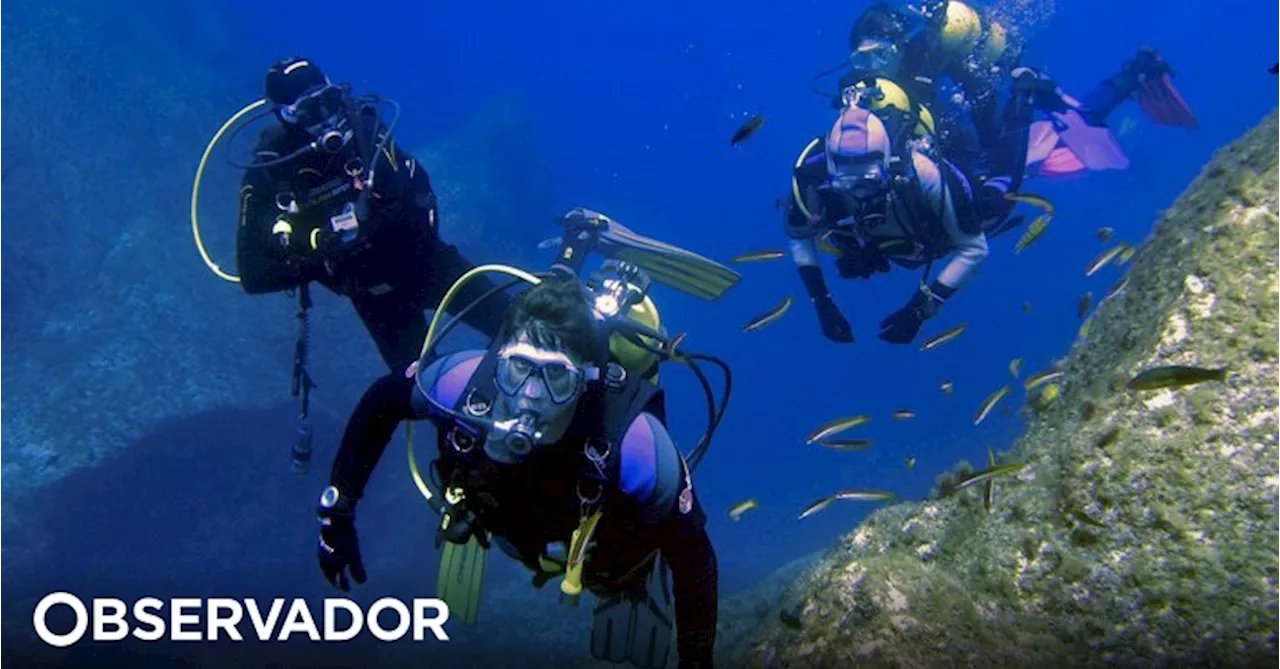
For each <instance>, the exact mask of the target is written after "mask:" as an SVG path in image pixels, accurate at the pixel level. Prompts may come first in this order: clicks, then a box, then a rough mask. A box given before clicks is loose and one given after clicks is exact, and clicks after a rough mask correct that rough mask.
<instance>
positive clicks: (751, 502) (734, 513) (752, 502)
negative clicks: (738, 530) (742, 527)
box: [729, 497, 760, 523]
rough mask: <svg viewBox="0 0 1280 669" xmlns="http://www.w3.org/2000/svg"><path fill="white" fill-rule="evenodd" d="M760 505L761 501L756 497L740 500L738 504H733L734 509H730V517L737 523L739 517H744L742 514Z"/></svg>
mask: <svg viewBox="0 0 1280 669" xmlns="http://www.w3.org/2000/svg"><path fill="white" fill-rule="evenodd" d="M758 506H760V503H759V502H757V501H756V498H754V497H752V498H751V499H748V500H746V501H742V502H738V503H737V504H735V505H733V508H732V509H729V519H730V520H732V521H733V522H735V523H736V522H738V519H740V518H742V514H744V513H746V512H748V511H750V510H752V509H754V508H756V507H758Z"/></svg>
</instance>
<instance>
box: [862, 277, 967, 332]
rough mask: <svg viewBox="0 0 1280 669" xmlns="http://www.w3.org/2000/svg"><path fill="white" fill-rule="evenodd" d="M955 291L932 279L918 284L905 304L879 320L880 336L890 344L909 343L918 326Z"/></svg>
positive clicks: (936, 311) (932, 315) (934, 312)
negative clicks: (917, 288)
mask: <svg viewBox="0 0 1280 669" xmlns="http://www.w3.org/2000/svg"><path fill="white" fill-rule="evenodd" d="M954 292H955V291H954V290H953V289H950V288H947V287H946V286H943V285H942V284H940V283H938V282H937V280H934V281H933V282H931V283H930V284H929V285H927V286H924V285H922V286H920V289H919V290H917V291H916V292H915V293H914V294H912V295H911V299H910V300H908V301H907V305H906V306H904V307H903V308H901V309H899V310H897V311H895V312H893V313H891V314H889V316H888V317H886V318H885V319H884V320H883V321H880V335H879V336H880V338H881V339H883V340H885V341H887V342H889V343H890V344H910V343H911V340H913V339H915V338H916V335H917V334H918V333H919V332H920V326H921V325H924V322H925V321H927V320H929V319H930V318H933V317H934V315H935V314H937V313H938V310H939V309H941V308H942V305H943V303H945V302H946V297H947V296H950V295H951V294H952V293H954Z"/></svg>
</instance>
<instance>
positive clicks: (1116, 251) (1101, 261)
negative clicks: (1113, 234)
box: [1084, 242, 1129, 276]
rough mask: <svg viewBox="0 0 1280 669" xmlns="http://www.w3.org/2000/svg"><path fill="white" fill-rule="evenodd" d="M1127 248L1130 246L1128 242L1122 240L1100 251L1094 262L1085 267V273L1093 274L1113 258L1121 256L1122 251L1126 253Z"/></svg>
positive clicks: (1087, 274) (1086, 274)
mask: <svg viewBox="0 0 1280 669" xmlns="http://www.w3.org/2000/svg"><path fill="white" fill-rule="evenodd" d="M1127 248H1129V244H1128V243H1126V242H1120V243H1119V244H1116V245H1115V246H1113V247H1111V248H1109V249H1107V250H1106V251H1103V252H1102V253H1099V254H1098V255H1097V257H1095V258H1094V259H1093V262H1091V263H1089V266H1088V267H1086V268H1084V275H1085V276H1093V275H1094V273H1096V272H1097V271H1098V270H1100V269H1102V268H1103V267H1106V266H1107V263H1109V262H1111V261H1112V260H1115V259H1116V256H1119V255H1120V254H1121V253H1124V250H1125V249H1127Z"/></svg>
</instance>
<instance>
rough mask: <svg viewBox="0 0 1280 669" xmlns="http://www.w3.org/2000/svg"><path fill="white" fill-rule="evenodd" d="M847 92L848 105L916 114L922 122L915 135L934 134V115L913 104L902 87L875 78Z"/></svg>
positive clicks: (846, 100)
mask: <svg viewBox="0 0 1280 669" xmlns="http://www.w3.org/2000/svg"><path fill="white" fill-rule="evenodd" d="M850 89H851V90H846V92H845V104H846V105H854V104H856V105H859V106H861V107H863V108H864V109H869V110H871V111H879V110H882V109H886V108H891V109H897V110H898V111H901V112H904V113H908V114H915V115H917V116H919V118H920V122H919V123H917V124H916V127H915V130H914V134H915V135H916V136H917V137H920V136H923V135H931V134H933V132H934V121H933V114H931V113H930V112H929V109H928V108H927V107H925V106H924V105H918V104H915V103H914V102H912V100H911V97H910V96H908V95H907V92H906V91H905V90H903V88H902V87H901V86H899V85H898V84H896V83H894V82H892V81H890V80H889V79H885V78H883V77H875V78H868V79H863V80H862V81H859V82H857V83H856V84H854V85H853V86H851V87H850Z"/></svg>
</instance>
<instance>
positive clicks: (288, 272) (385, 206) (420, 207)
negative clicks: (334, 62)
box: [236, 57, 506, 372]
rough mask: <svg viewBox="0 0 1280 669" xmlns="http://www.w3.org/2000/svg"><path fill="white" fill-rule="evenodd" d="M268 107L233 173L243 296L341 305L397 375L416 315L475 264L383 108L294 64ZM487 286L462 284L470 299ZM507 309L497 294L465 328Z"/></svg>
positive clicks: (277, 80) (495, 321)
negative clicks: (344, 301)
mask: <svg viewBox="0 0 1280 669" xmlns="http://www.w3.org/2000/svg"><path fill="white" fill-rule="evenodd" d="M266 100H267V101H268V103H269V106H270V109H271V112H272V114H273V115H274V116H275V118H276V119H277V120H278V121H279V123H278V124H277V125H275V126H273V127H271V128H268V129H267V130H266V131H264V132H263V133H262V135H261V136H260V138H259V140H258V145H257V147H256V148H255V150H254V161H255V162H253V163H251V164H249V165H240V167H243V168H245V175H244V180H243V182H242V185H241V188H240V224H239V227H238V228H237V234H236V261H237V265H238V268H239V272H240V284H241V287H242V288H243V289H244V291H245V292H246V293H249V294H261V293H274V292H279V291H286V290H293V289H297V288H299V287H301V288H303V290H304V291H305V289H306V286H307V284H308V283H309V282H312V281H315V282H318V283H319V284H320V285H322V286H324V287H325V288H328V289H329V290H330V291H332V292H333V293H335V294H338V295H342V296H345V297H348V298H350V300H351V303H352V305H353V306H354V307H355V310H356V313H357V314H359V316H360V320H361V321H362V322H363V323H364V326H365V328H366V329H367V330H368V332H369V334H370V335H371V336H372V338H373V341H374V343H375V344H376V345H377V348H378V353H379V354H380V355H381V357H382V359H383V361H384V362H385V363H386V365H387V367H388V368H389V369H391V371H393V372H402V371H404V369H405V368H406V367H408V366H409V365H410V364H412V363H413V361H414V360H416V359H417V347H418V345H419V343H420V342H421V341H422V339H423V337H424V336H425V335H426V328H427V323H426V318H425V317H424V315H423V309H424V308H425V307H427V306H428V305H432V304H435V303H436V302H439V300H440V297H441V296H442V293H443V291H444V289H445V288H446V287H448V286H449V285H450V284H452V283H453V282H454V281H455V280H457V278H458V277H459V276H461V275H462V274H463V273H464V272H466V271H467V270H468V269H471V267H473V265H472V263H471V262H470V261H468V260H467V259H466V258H464V257H463V256H462V254H461V253H459V251H458V249H457V248H456V247H454V246H451V245H449V244H446V243H445V242H444V241H443V240H441V238H440V234H439V227H438V226H439V212H438V208H437V202H436V195H435V193H434V192H433V191H432V189H431V179H430V175H429V174H428V173H427V169H426V168H425V167H424V166H423V165H422V164H421V163H419V162H418V160H417V159H416V158H414V157H413V156H411V155H409V154H408V153H406V152H404V151H403V150H401V149H400V148H399V147H398V146H397V145H396V142H395V140H394V139H393V138H392V136H391V133H392V131H393V129H394V126H395V122H396V120H397V119H398V117H399V107H398V106H396V116H395V118H393V119H392V120H391V122H390V124H389V125H388V124H384V123H383V122H382V119H381V117H380V111H379V109H380V108H381V106H382V104H383V103H384V102H389V101H387V100H384V99H382V98H379V97H377V96H362V97H354V96H352V93H351V88H350V85H349V84H334V83H332V82H331V81H330V80H329V78H328V77H327V76H325V74H324V73H323V72H322V71H321V70H320V68H319V67H317V66H316V65H315V63H313V62H312V61H310V60H308V59H304V58H296V57H295V58H290V59H287V60H283V61H280V62H278V63H276V64H275V65H273V66H272V67H271V68H270V69H269V70H268V71H267V75H266ZM392 104H394V103H392ZM485 289H486V286H485V285H484V282H480V283H476V284H473V285H470V286H468V290H469V291H470V294H471V297H474V296H475V295H479V294H480V293H483V292H484V291H485ZM301 297H302V300H303V302H304V303H303V306H302V309H303V311H305V309H306V308H307V307H308V306H309V302H310V300H309V296H307V295H305V294H304V295H302V296H301ZM464 297H465V296H464ZM505 307H506V299H505V296H501V295H500V296H498V297H497V298H495V299H494V300H491V301H490V302H488V303H487V304H486V305H484V306H482V307H480V308H478V309H476V310H475V311H473V312H472V313H471V314H469V316H468V319H467V323H468V324H469V325H471V326H472V327H474V328H476V329H477V330H480V331H481V332H482V333H484V334H486V335H489V336H492V335H493V334H495V333H496V332H497V329H498V326H499V324H500V319H501V316H502V313H503V311H504V309H505Z"/></svg>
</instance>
